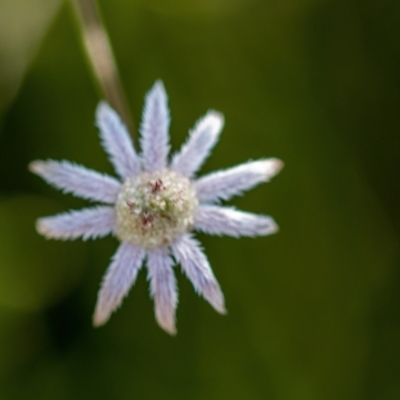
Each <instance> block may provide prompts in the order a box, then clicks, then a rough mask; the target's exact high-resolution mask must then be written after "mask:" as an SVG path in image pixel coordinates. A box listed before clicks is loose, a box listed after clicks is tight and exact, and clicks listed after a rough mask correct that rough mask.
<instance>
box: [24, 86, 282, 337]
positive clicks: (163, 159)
mask: <svg viewBox="0 0 400 400" xmlns="http://www.w3.org/2000/svg"><path fill="white" fill-rule="evenodd" d="M96 121H97V126H98V127H99V129H100V138H101V143H102V145H103V147H104V150H105V151H106V152H107V154H108V156H109V158H110V161H111V163H112V164H113V166H114V168H115V170H116V173H117V174H118V176H119V178H114V177H111V176H108V175H104V174H101V173H99V172H95V171H92V170H89V169H87V168H85V167H83V166H80V165H77V164H74V163H71V162H69V161H53V160H48V161H34V162H32V163H31V164H30V170H31V171H32V172H34V173H36V174H37V175H39V176H41V177H42V178H43V179H45V180H46V181H47V182H48V183H49V184H51V185H53V186H55V187H56V188H58V189H61V190H63V191H64V192H65V193H72V194H74V195H75V196H78V197H82V198H84V199H88V200H91V201H95V202H99V203H102V205H97V206H93V207H89V208H84V209H82V210H79V211H75V210H72V211H68V212H65V213H62V214H58V215H55V216H51V217H45V218H41V219H39V220H38V222H37V230H38V232H39V233H41V234H42V235H44V236H45V237H46V238H49V239H61V240H67V239H76V238H78V237H81V238H83V240H86V239H89V238H96V237H102V236H106V235H109V234H111V235H114V236H115V237H116V238H117V239H118V240H119V241H120V242H121V243H120V245H119V247H118V250H117V252H116V253H115V255H114V256H113V258H112V262H111V265H110V266H109V268H108V270H107V272H106V274H105V276H104V278H103V281H102V283H101V287H100V290H99V294H98V299H97V304H96V308H95V312H94V317H93V324H94V325H95V326H99V325H103V324H105V323H106V322H107V321H108V319H109V318H110V315H111V313H112V312H113V311H115V310H116V309H117V308H118V307H119V306H120V304H121V302H122V300H123V298H124V297H125V296H126V295H127V294H128V292H129V290H130V288H131V286H132V285H133V284H134V283H135V280H136V277H137V274H138V272H139V270H140V268H141V267H142V265H143V263H144V262H145V263H146V266H147V270H148V279H149V281H150V293H151V296H152V297H153V298H154V303H155V315H156V319H157V322H158V323H159V325H160V326H161V327H162V328H163V329H165V330H166V331H167V332H169V333H170V334H174V333H175V332H176V331H175V309H176V306H177V302H178V296H177V287H176V280H175V275H174V272H173V266H174V264H175V263H177V264H180V265H181V267H182V270H183V272H184V273H185V274H186V276H187V277H188V278H189V280H190V281H191V282H192V284H193V286H194V288H195V290H196V292H198V293H199V294H200V295H202V296H203V297H204V298H205V299H206V300H207V301H208V302H209V303H210V304H211V305H212V306H213V307H214V308H215V310H217V311H218V312H220V313H221V314H224V313H225V305H224V296H223V294H222V292H221V289H220V286H219V284H218V282H217V280H216V279H215V276H214V274H213V272H212V270H211V267H210V264H209V262H208V260H207V258H206V256H205V255H204V253H203V251H202V248H201V246H200V244H199V242H198V241H197V240H196V239H195V238H194V237H193V235H192V231H194V230H197V231H201V232H206V233H210V234H214V235H230V236H234V237H239V236H258V235H268V234H271V233H274V232H276V231H277V229H278V228H277V225H276V224H275V222H274V220H273V219H272V218H271V217H268V216H262V215H255V214H251V213H247V212H242V211H238V210H236V209H235V208H233V207H225V206H221V205H219V202H220V200H229V199H230V198H231V197H232V196H235V195H240V194H242V193H243V192H244V191H245V190H248V189H251V188H252V187H254V186H256V185H258V184H259V183H261V182H266V181H268V180H269V179H270V178H271V177H273V176H274V175H275V174H276V173H277V172H278V171H279V170H280V169H281V168H282V165H283V164H282V162H281V161H279V160H277V159H275V158H269V159H263V160H259V161H249V162H246V163H244V164H241V165H238V166H236V167H233V168H229V169H226V170H222V171H218V172H214V173H211V174H208V175H205V176H203V177H201V178H195V174H196V172H197V171H198V170H199V169H200V167H201V165H202V164H203V162H204V161H205V159H206V158H207V157H208V155H209V154H210V151H211V149H212V148H213V146H214V145H215V143H216V142H217V140H218V137H219V134H220V132H221V130H222V127H223V124H224V119H223V116H222V115H221V114H220V113H218V112H215V111H209V112H208V113H207V114H206V115H205V116H204V117H203V118H201V119H200V120H199V121H198V122H197V123H196V125H195V127H194V128H193V130H191V131H190V134H189V138H188V140H187V142H186V143H185V144H184V145H183V146H182V148H181V150H180V151H179V152H178V153H177V154H175V155H174V156H173V157H172V160H171V162H170V163H169V162H168V153H169V150H170V146H169V135H168V128H169V122H170V118H169V111H168V105H167V95H166V93H165V89H164V86H163V84H162V83H161V82H160V81H158V82H156V83H155V85H154V86H153V88H152V89H151V90H150V92H149V93H148V94H147V96H146V100H145V107H144V112H143V121H142V125H141V127H140V133H141V140H140V144H141V148H142V153H141V154H140V155H138V154H137V152H136V151H135V149H134V147H133V144H132V140H131V138H130V136H129V134H128V132H127V130H126V128H125V126H124V124H123V123H122V121H121V120H120V118H119V116H118V115H117V114H116V112H115V111H114V110H113V109H111V108H110V107H109V106H108V105H107V104H106V103H104V102H102V103H100V104H99V106H98V108H97V113H96Z"/></svg>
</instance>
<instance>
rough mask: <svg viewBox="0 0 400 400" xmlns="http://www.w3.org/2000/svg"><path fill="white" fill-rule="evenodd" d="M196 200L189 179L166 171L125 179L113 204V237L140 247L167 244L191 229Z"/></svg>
mask: <svg viewBox="0 0 400 400" xmlns="http://www.w3.org/2000/svg"><path fill="white" fill-rule="evenodd" d="M197 204H198V200H197V197H196V193H195V191H194V188H193V186H192V184H191V182H190V180H189V179H187V178H186V177H184V176H182V175H181V174H178V173H176V172H174V171H170V170H162V171H157V172H151V173H150V172H142V173H141V174H139V175H138V176H136V177H133V178H127V179H126V180H125V182H124V183H123V185H122V187H121V190H120V192H119V194H118V198H117V202H116V204H115V210H116V236H117V237H118V239H120V240H121V241H124V242H130V243H133V244H135V245H139V246H142V247H144V248H154V247H158V246H165V245H168V244H170V243H171V242H172V241H173V240H174V239H175V238H177V237H178V236H179V235H181V234H182V233H184V232H186V231H188V230H189V229H191V227H192V225H193V217H194V210H195V208H196V207H197Z"/></svg>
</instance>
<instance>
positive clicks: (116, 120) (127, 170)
mask: <svg viewBox="0 0 400 400" xmlns="http://www.w3.org/2000/svg"><path fill="white" fill-rule="evenodd" d="M96 125H97V126H98V127H99V129H100V139H101V143H102V145H103V147H104V150H105V151H106V153H107V154H108V155H109V158H110V161H111V163H112V165H113V166H114V168H115V170H116V172H117V174H118V175H119V176H120V177H121V178H126V177H129V176H134V175H137V174H138V173H139V172H140V159H139V156H138V155H137V154H136V151H135V149H134V147H133V143H132V139H131V137H130V135H129V133H128V130H127V129H126V127H125V125H124V123H123V122H122V121H121V118H120V117H119V115H118V114H117V113H116V112H115V111H114V110H113V109H112V108H111V107H110V106H109V105H108V104H107V103H106V102H104V101H102V102H100V103H99V105H98V106H97V110H96Z"/></svg>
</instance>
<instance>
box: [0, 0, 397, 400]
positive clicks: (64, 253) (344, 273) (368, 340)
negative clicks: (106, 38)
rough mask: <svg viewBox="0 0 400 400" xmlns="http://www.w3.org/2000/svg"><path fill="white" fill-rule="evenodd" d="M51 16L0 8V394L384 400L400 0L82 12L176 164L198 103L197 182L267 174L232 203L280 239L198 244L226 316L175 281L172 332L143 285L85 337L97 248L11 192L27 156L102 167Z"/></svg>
mask: <svg viewBox="0 0 400 400" xmlns="http://www.w3.org/2000/svg"><path fill="white" fill-rule="evenodd" d="M28 3H29V4H28ZM57 3H58V2H57V1H50V0H46V1H45V0H41V1H39V0H36V1H30V2H28V1H22V0H18V1H12V2H11V0H0V10H1V11H3V10H6V11H7V13H3V12H0V61H1V62H0V69H1V70H0V82H1V83H0V84H1V93H0V97H1V105H0V107H3V108H2V110H3V111H2V115H1V117H0V237H1V238H2V241H1V243H0V393H1V399H7V400H8V399H30V400H33V399H40V400H44V399H58V400H63V399H87V398H98V399H115V400H120V399H121V400H123V399H132V398H137V399H207V400H213V399H230V400H231V399H232V400H235V399H238V400H239V399H240V400H241V399H246V400H247V399H249V400H250V399H251V400H253V399H255V400H258V399H271V400H274V399H276V400H302V399H307V400H326V399H328V400H330V399H332V400H336V399H341V400H346V399H349V400H350V399H351V400H357V399H360V400H361V399H371V400H372V399H374V400H375V399H379V400H395V399H398V398H399V397H400V381H399V378H398V377H399V374H400V361H399V360H400V340H399V338H400V311H399V310H400V307H399V306H400V265H399V251H398V247H399V235H400V208H399V206H398V205H399V201H400V190H399V183H398V182H399V179H398V174H399V156H400V150H399V149H400V136H399V134H398V132H399V129H400V113H399V111H398V110H399V106H400V79H399V76H400V75H399V71H400V65H399V64H400V60H399V57H398V52H399V50H400V35H399V33H398V26H399V23H400V3H399V2H398V1H395V0H382V1H380V2H377V1H372V0H346V1H345V0H336V1H333V0H330V1H329V0H281V1H277V0H271V1H263V0H250V1H245V0H232V1H228V0H203V1H197V0H196V1H193V2H184V1H180V0H170V1H161V0H150V1H144V0H113V1H107V0H102V1H100V5H101V8H102V12H103V17H104V19H105V22H106V24H107V27H108V29H109V32H110V36H111V39H112V42H113V45H114V49H115V52H116V56H117V59H118V62H119V66H120V69H121V75H122V80H123V82H124V85H125V90H126V93H127V95H128V98H129V101H130V106H131V109H132V112H133V115H134V116H135V120H136V121H139V119H140V115H141V108H142V105H143V96H144V94H145V92H146V91H147V90H148V89H149V88H150V86H151V85H152V83H153V82H154V81H155V80H156V79H158V78H161V79H163V81H164V83H165V85H166V88H167V91H168V93H169V96H170V106H171V114H172V126H171V134H172V145H173V147H174V148H175V149H177V148H179V146H180V144H181V143H182V141H183V140H184V138H185V136H186V134H187V131H188V129H189V128H190V127H191V126H192V125H193V123H194V121H195V120H196V119H197V118H198V117H199V116H200V115H201V114H204V113H205V112H206V110H207V109H209V108H214V109H217V110H221V111H222V112H224V114H225V117H226V128H225V130H224V133H223V135H222V137H221V140H220V143H219V144H218V146H217V147H216V149H215V151H214V153H213V155H212V157H211V158H210V159H209V161H208V162H207V164H206V166H205V167H204V169H203V172H207V171H211V170H214V169H219V168H225V167H227V166H230V165H233V164H236V163H239V162H242V161H245V160H247V159H250V158H254V159H256V158H259V157H266V156H276V157H279V158H281V159H282V160H284V161H285V164H286V167H285V169H284V170H283V171H282V173H281V174H280V175H279V176H278V177H277V178H276V179H274V180H273V181H272V182H271V183H270V184H268V185H264V186H262V187H259V188H257V189H256V190H253V191H252V192H250V193H248V194H246V196H244V197H242V198H238V199H235V201H234V204H235V205H237V206H238V207H240V208H242V209H246V210H251V211H254V212H260V213H268V214H271V215H273V216H274V218H275V219H276V221H277V222H278V224H279V225H280V227H281V231H280V232H279V234H277V235H275V236H271V237H267V238H258V239H241V240H240V241H239V242H237V243H236V240H235V239H232V238H212V237H208V236H201V240H202V242H203V243H204V246H205V248H206V251H207V254H208V256H209V259H210V261H211V263H212V265H213V268H214V271H215V274H216V276H217V277H218V279H219V281H220V283H221V286H222V288H223V290H224V293H225V295H226V299H227V307H228V310H229V314H228V315H227V316H226V317H221V316H220V315H217V314H216V313H215V312H214V311H213V310H212V309H211V308H210V307H209V306H208V304H206V303H205V302H204V301H203V300H202V299H200V298H198V297H197V296H196V295H195V293H194V291H193V289H192V287H191V285H190V283H189V282H188V281H187V280H186V279H185V278H184V277H182V274H181V273H180V272H179V270H178V269H177V271H176V272H177V276H178V281H179V288H180V305H179V309H178V330H179V333H178V336H177V337H175V338H171V337H169V336H168V335H166V334H165V333H164V332H162V331H161V330H160V329H159V328H158V327H157V325H156V323H155V322H154V317H153V312H152V303H151V301H150V299H149V296H148V285H147V282H146V279H145V274H144V272H143V271H142V273H141V274H140V276H139V280H138V282H137V284H136V286H135V287H134V288H133V290H132V291H131V293H130V296H129V298H128V299H127V300H126V301H125V303H124V306H123V307H122V308H121V309H120V310H119V311H118V312H117V313H116V314H115V315H114V316H113V317H112V319H111V321H110V322H109V324H108V325H106V326H105V327H104V328H101V329H99V330H94V329H92V327H91V325H90V324H91V313H92V310H93V307H94V303H95V300H96V292H97V288H98V286H99V284H100V280H101V277H102V274H103V272H104V270H105V269H106V267H107V265H108V263H109V259H110V257H111V256H112V254H113V252H114V251H115V248H116V245H117V243H116V241H115V240H114V239H113V238H107V239H102V240H99V241H95V242H88V243H84V244H82V243H80V242H71V243H65V242H49V241H45V240H44V239H43V238H41V237H39V236H37V234H36V233H35V231H34V220H35V218H36V217H37V216H38V215H48V214H52V213H55V212H58V211H60V210H63V209H68V208H79V207H81V206H83V205H84V204H85V202H83V201H80V200H77V199H74V198H72V197H71V196H64V195H62V194H60V193H58V192H56V191H55V190H53V189H51V188H50V187H48V186H46V185H45V184H44V183H43V182H41V181H40V179H38V178H36V177H34V176H30V175H29V173H28V172H27V168H26V166H27V164H28V163H29V161H31V160H32V159H35V158H54V159H70V160H75V161H77V162H79V163H82V164H85V165H87V166H88V167H91V168H94V169H98V170H101V171H106V172H109V173H112V169H111V166H110V165H109V164H108V162H107V159H106V156H105V154H103V152H102V150H101V148H100V146H99V143H98V138H97V133H96V129H95V128H94V126H93V119H94V117H93V116H94V110H95V106H96V103H97V102H98V100H99V96H98V94H97V93H96V91H95V89H94V88H95V85H93V82H92V77H91V74H90V72H89V71H88V69H87V65H86V64H85V58H84V57H83V54H82V51H81V48H80V44H79V37H78V31H77V30H76V29H75V26H74V25H75V23H74V21H73V18H72V17H73V16H72V13H71V10H70V8H69V7H68V6H67V5H64V6H63V7H62V8H61V10H60V11H59V13H58V14H57V15H56V17H55V19H54V20H52V22H51V24H50V25H49V23H50V21H51V17H52V16H53V15H54V11H55V10H56V9H57ZM31 7H36V8H35V9H36V10H37V12H32V9H31ZM21 21H24V22H21ZM24 24H25V25H24ZM23 26H29V27H30V28H29V29H26V30H25V29H24V30H23V29H22V27H23ZM20 28H21V30H20ZM19 30H20V31H19ZM46 31H47V34H46V35H45V36H43V34H44V32H46ZM11 32H14V33H11ZM15 32H17V33H18V32H19V33H18V34H17V33H15ZM21 32H24V36H21V35H22V33H21ZM41 38H43V40H42V41H41V43H40V48H38V43H39V40H40V39H41ZM35 50H38V51H37V52H36V55H35V58H34V60H33V62H31V57H32V54H34V51H35ZM13 54H14V55H13ZM21 54H22V56H21ZM21 60H22V61H21ZM28 66H29V69H28V70H27V72H26V73H25V77H24V79H23V82H22V84H21V83H20V82H21V79H22V77H23V75H24V72H25V71H26V68H27V67H28ZM10 71H11V72H13V73H14V72H15V74H10ZM18 87H19V92H18V95H17V96H16V97H15V98H13V101H12V103H9V106H8V107H7V110H6V109H5V108H4V105H5V104H6V101H8V102H9V101H11V96H10V94H9V93H15V91H16V89H17V88H18ZM3 88H6V89H3ZM8 88H11V89H8ZM4 99H6V100H4ZM0 110H1V109H0ZM135 139H137V138H135Z"/></svg>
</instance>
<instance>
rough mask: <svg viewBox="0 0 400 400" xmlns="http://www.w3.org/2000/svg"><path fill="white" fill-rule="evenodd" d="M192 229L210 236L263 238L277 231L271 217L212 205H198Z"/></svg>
mask: <svg viewBox="0 0 400 400" xmlns="http://www.w3.org/2000/svg"><path fill="white" fill-rule="evenodd" d="M194 228H195V229H196V230H199V231H202V232H205V233H209V234H211V235H229V236H234V237H239V236H263V235H270V234H271V233H275V232H277V231H278V226H277V225H276V223H275V221H274V220H273V219H272V218H271V217H268V216H264V215H256V214H252V213H248V212H243V211H238V210H236V209H235V208H233V207H220V206H213V205H200V206H199V207H198V208H197V210H196V213H195V216H194Z"/></svg>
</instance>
